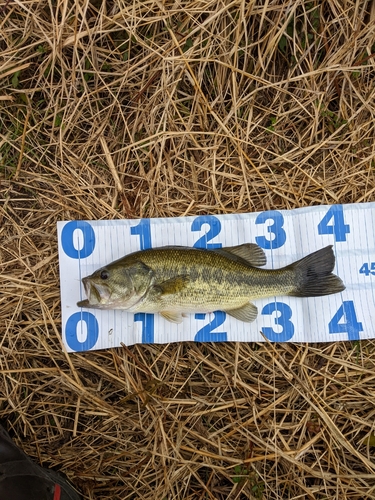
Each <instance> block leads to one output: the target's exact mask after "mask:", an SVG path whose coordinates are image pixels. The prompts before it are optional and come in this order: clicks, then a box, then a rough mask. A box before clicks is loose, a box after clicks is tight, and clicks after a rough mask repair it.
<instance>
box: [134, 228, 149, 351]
mask: <svg viewBox="0 0 375 500" xmlns="http://www.w3.org/2000/svg"><path fill="white" fill-rule="evenodd" d="M130 234H133V235H139V246H140V247H141V250H147V249H148V248H151V247H152V243H151V225H150V219H142V220H141V222H140V223H139V224H138V225H137V226H132V227H131V228H130ZM134 321H142V344H152V343H153V342H154V315H153V314H146V313H137V314H134Z"/></svg>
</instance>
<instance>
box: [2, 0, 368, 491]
mask: <svg viewBox="0 0 375 500" xmlns="http://www.w3.org/2000/svg"><path fill="white" fill-rule="evenodd" d="M374 5H375V4H374V3H373V2H371V1H363V0H326V1H325V2H318V1H316V0H312V1H310V2H307V1H304V0H296V1H287V0H284V1H283V0H270V1H261V0H254V1H248V2H246V1H244V0H242V1H241V0H238V1H237V0H234V1H229V0H226V1H222V0H219V1H218V0H215V1H210V0H195V1H184V0H181V1H178V2H174V1H169V0H163V1H153V0H146V1H140V0H133V2H131V1H125V0H118V1H116V2H113V1H109V0H108V1H100V0H92V1H91V2H89V1H86V0H82V1H80V0H58V1H55V0H50V1H47V0H27V1H22V0H1V3H0V9H1V14H0V50H1V52H0V107H1V111H0V122H1V127H0V196H1V197H0V203H1V204H0V287H1V294H0V345H1V350H0V363H1V364H0V367H1V378H0V380H1V381H0V391H1V392H0V417H1V418H3V419H7V420H8V427H9V428H10V430H11V432H12V433H13V435H14V436H15V437H16V440H17V442H18V443H20V442H22V446H23V447H24V449H25V450H26V451H27V452H28V453H29V454H31V455H32V456H33V457H35V459H36V460H38V461H39V462H41V463H43V464H45V465H51V466H56V467H57V468H59V469H61V470H63V471H65V472H66V473H67V474H68V475H69V477H71V478H72V481H73V482H74V484H76V485H77V487H78V488H79V489H80V490H81V491H83V492H84V494H85V498H86V499H98V500H99V499H100V500H102V499H103V500H105V499H111V500H116V499H119V500H125V499H142V500H146V499H147V500H150V499H158V500H164V499H168V500H171V499H182V498H184V499H194V500H203V499H220V500H224V499H230V500H235V499H236V500H243V499H247V498H264V499H280V500H281V499H283V500H284V499H318V500H323V499H340V500H342V499H344V498H345V499H358V500H359V499H361V500H362V499H369V498H372V499H374V498H375V463H374V462H373V460H372V457H373V451H374V441H375V438H374V416H375V404H374V393H375V375H374V373H375V371H374V370H375V349H374V346H375V344H374V342H372V341H368V342H361V343H358V344H350V343H336V344H334V343H333V344H329V345H315V346H314V345H293V344H286V345H285V344H283V345H271V344H262V345H256V344H232V343H228V344H224V345H223V344H216V345H214V344H205V345H200V344H193V343H185V344H173V345H166V346H158V345H155V346H147V345H143V346H134V347H132V348H123V349H112V350H108V351H101V352H95V353H93V354H90V353H86V354H75V355H70V356H68V355H66V354H64V352H63V350H62V346H61V340H60V334H59V330H60V302H59V280H58V262H57V241H56V229H55V224H56V221H57V220H67V219H111V218H123V217H127V218H129V217H144V216H148V217H158V216H177V215H187V214H189V215H194V214H201V213H233V212H235V213H238V212H246V211H256V210H264V209H268V208H287V209H289V208H295V207H301V206H308V205H312V204H322V203H351V202H361V201H371V200H374V199H375V176H374V161H375V140H374V139H375V85H374V78H375V71H374V68H375V58H374V53H375V7H374Z"/></svg>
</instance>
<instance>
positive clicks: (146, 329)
mask: <svg viewBox="0 0 375 500" xmlns="http://www.w3.org/2000/svg"><path fill="white" fill-rule="evenodd" d="M134 321H142V344H153V343H154V315H153V314H146V313H137V314H134Z"/></svg>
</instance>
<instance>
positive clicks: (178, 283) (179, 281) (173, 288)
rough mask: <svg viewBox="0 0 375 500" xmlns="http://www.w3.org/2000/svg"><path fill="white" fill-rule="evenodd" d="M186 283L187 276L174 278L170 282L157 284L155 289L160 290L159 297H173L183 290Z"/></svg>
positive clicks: (187, 280)
mask: <svg viewBox="0 0 375 500" xmlns="http://www.w3.org/2000/svg"><path fill="white" fill-rule="evenodd" d="M188 282H189V276H188V275H181V276H175V277H174V278H171V279H170V280H167V281H163V282H162V283H158V284H157V285H155V288H157V289H158V290H160V293H161V295H173V294H175V293H178V292H180V291H181V290H182V289H183V288H185V286H186V285H187V283H188Z"/></svg>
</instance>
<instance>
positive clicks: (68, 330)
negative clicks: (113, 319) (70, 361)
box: [65, 311, 99, 351]
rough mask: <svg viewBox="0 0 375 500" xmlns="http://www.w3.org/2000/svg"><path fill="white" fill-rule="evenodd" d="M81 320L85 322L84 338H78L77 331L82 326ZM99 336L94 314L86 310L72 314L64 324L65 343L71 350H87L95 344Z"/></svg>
mask: <svg viewBox="0 0 375 500" xmlns="http://www.w3.org/2000/svg"><path fill="white" fill-rule="evenodd" d="M82 322H84V323H86V339H85V340H80V339H79V338H78V332H79V330H80V328H79V325H80V327H81V328H82ZM98 337H99V325H98V321H97V319H96V318H95V316H94V315H93V314H91V313H89V312H87V311H80V312H76V313H74V314H72V315H71V316H70V317H69V318H68V321H67V322H66V325H65V338H66V343H67V344H68V346H69V347H70V348H71V349H72V351H88V350H89V349H92V348H93V347H94V345H95V344H96V342H97V340H98Z"/></svg>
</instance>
